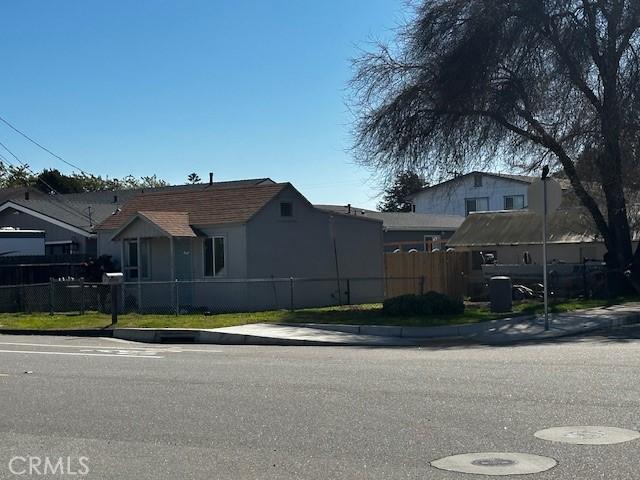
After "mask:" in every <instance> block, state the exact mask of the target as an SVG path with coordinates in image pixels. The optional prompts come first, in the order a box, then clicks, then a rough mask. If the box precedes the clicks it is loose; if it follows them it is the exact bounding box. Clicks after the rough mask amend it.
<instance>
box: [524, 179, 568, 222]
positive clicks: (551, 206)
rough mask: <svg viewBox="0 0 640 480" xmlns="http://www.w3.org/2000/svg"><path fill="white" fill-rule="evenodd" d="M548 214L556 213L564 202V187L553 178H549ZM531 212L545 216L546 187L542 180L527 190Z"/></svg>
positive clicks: (547, 180) (536, 181)
mask: <svg viewBox="0 0 640 480" xmlns="http://www.w3.org/2000/svg"><path fill="white" fill-rule="evenodd" d="M545 181H546V182H547V213H553V212H555V211H556V210H557V209H558V207H559V206H560V202H562V187H561V186H560V184H559V183H558V182H557V181H556V180H554V179H553V178H547V179H546V180H545ZM527 197H528V200H529V207H528V208H529V210H531V211H532V212H536V213H537V214H538V215H544V185H543V183H542V180H541V179H537V180H535V181H534V182H533V183H531V185H529V188H527Z"/></svg>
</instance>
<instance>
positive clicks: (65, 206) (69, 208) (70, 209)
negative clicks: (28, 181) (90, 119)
mask: <svg viewBox="0 0 640 480" xmlns="http://www.w3.org/2000/svg"><path fill="white" fill-rule="evenodd" d="M0 146H1V147H2V148H4V149H5V150H6V151H7V152H8V153H9V154H10V155H11V156H12V157H13V158H15V159H16V161H17V162H18V163H19V164H20V165H22V166H23V167H24V168H25V169H26V170H27V171H28V172H29V173H31V175H33V176H34V177H35V178H36V179H37V181H39V182H40V183H42V184H43V185H44V186H45V187H47V188H48V189H49V190H50V191H51V192H52V194H53V195H50V196H48V197H47V198H53V199H55V200H56V201H57V202H58V206H59V207H60V208H62V209H63V210H65V211H66V212H67V213H71V214H73V215H77V216H80V217H81V218H83V219H87V220H89V221H91V218H90V216H88V215H87V214H85V213H84V212H82V211H80V210H77V209H76V208H74V207H73V206H72V205H68V204H65V203H64V201H63V200H62V198H60V197H59V195H60V193H59V192H58V191H57V190H56V189H55V188H53V187H52V186H51V185H49V184H48V183H47V182H46V181H44V180H43V179H42V178H40V177H39V176H38V175H36V174H35V173H34V171H33V170H31V167H29V165H28V164H27V163H25V162H23V161H22V160H20V158H18V156H17V155H16V154H15V153H13V152H12V151H11V150H10V149H9V148H8V147H7V146H6V145H5V144H4V143H2V142H0ZM0 159H2V160H4V161H5V162H7V163H8V164H9V165H11V166H13V167H14V168H15V165H14V164H13V163H12V162H11V161H10V160H9V159H8V158H7V157H5V156H4V155H2V154H0Z"/></svg>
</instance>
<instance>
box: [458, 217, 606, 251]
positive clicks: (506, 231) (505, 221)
mask: <svg viewBox="0 0 640 480" xmlns="http://www.w3.org/2000/svg"><path fill="white" fill-rule="evenodd" d="M548 232H549V243H583V242H594V241H600V237H599V235H598V232H597V230H596V228H595V226H594V225H593V220H592V219H591V218H590V217H589V216H588V215H586V212H585V210H584V209H582V208H579V207H576V208H567V209H562V210H557V211H556V212H555V213H553V214H552V215H550V217H549V224H548ZM540 243H542V219H541V217H540V215H538V214H536V213H534V212H531V211H528V210H509V211H499V212H474V213H471V214H470V215H469V216H468V217H467V218H466V219H465V221H464V222H463V224H462V225H461V226H460V228H459V229H458V230H457V231H456V233H454V234H453V236H452V237H451V238H450V239H449V241H448V242H447V246H449V247H482V246H492V245H493V246H498V245H524V244H532V245H535V244H540Z"/></svg>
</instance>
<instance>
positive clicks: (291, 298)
mask: <svg viewBox="0 0 640 480" xmlns="http://www.w3.org/2000/svg"><path fill="white" fill-rule="evenodd" d="M289 294H290V301H291V303H290V306H289V310H290V311H292V312H293V311H294V310H295V309H294V307H293V277H289Z"/></svg>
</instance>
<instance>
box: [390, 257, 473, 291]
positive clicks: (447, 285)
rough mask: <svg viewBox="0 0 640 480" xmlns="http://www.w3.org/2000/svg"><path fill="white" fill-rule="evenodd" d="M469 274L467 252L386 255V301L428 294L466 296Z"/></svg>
mask: <svg viewBox="0 0 640 480" xmlns="http://www.w3.org/2000/svg"><path fill="white" fill-rule="evenodd" d="M470 272H471V254H470V253H469V252H413V253H385V254H384V273H385V298H391V297H397V296H398V295H405V294H411V293H414V294H420V293H425V292H429V291H436V292H439V293H443V294H445V295H449V296H451V297H461V296H465V295H467V289H468V285H469V273H470Z"/></svg>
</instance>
